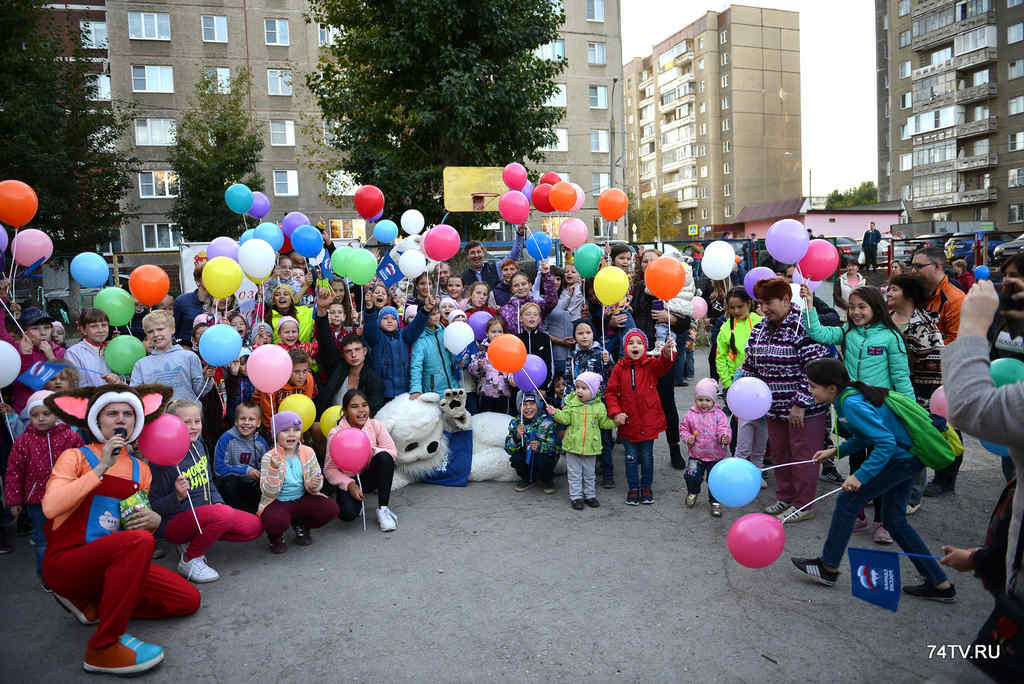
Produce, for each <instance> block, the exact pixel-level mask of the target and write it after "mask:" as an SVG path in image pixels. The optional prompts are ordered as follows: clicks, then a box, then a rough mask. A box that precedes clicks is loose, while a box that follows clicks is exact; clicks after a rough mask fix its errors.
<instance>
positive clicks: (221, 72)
mask: <svg viewBox="0 0 1024 684" xmlns="http://www.w3.org/2000/svg"><path fill="white" fill-rule="evenodd" d="M206 77H207V78H209V79H210V80H211V81H213V82H214V83H215V84H216V88H215V89H216V91H217V92H218V93H230V92H231V69H229V68H228V67H206Z"/></svg>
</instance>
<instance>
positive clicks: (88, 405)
mask: <svg viewBox="0 0 1024 684" xmlns="http://www.w3.org/2000/svg"><path fill="white" fill-rule="evenodd" d="M173 393H174V390H172V389H171V388H170V387H167V386H166V385H138V386H136V387H129V386H128V385H99V386H97V387H81V388H79V389H74V390H68V391H67V392H57V393H55V394H51V395H49V396H47V397H46V398H45V399H44V400H43V403H45V404H46V406H47V407H49V409H50V410H51V411H53V412H54V413H55V414H57V417H58V418H60V419H61V420H62V421H64V422H65V423H67V424H68V425H71V426H73V427H77V428H81V429H82V430H86V431H88V432H89V434H91V435H92V436H93V437H95V438H96V440H97V441H100V442H105V441H106V437H104V436H103V433H102V432H100V427H99V415H100V411H102V410H103V408H104V407H105V406H108V405H110V404H118V403H121V404H128V405H129V406H131V407H132V410H133V411H134V412H135V430H134V431H133V432H132V434H130V435H128V441H129V442H134V441H135V440H136V439H138V438H139V435H140V434H142V428H143V427H145V424H146V423H148V422H150V421H151V420H153V419H155V418H156V417H157V416H159V415H160V414H161V413H163V410H164V406H166V405H167V402H168V401H170V399H171V395H172V394H173Z"/></svg>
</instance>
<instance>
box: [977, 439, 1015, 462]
mask: <svg viewBox="0 0 1024 684" xmlns="http://www.w3.org/2000/svg"><path fill="white" fill-rule="evenodd" d="M978 441H979V442H981V446H983V447H985V448H986V449H988V450H989V451H991V452H992V453H993V454H995V455H996V456H1002V457H1004V458H1009V457H1010V447H1008V446H1006V445H1005V444H996V443H994V442H986V441H985V440H983V439H979V440H978Z"/></svg>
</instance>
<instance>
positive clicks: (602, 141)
mask: <svg viewBox="0 0 1024 684" xmlns="http://www.w3.org/2000/svg"><path fill="white" fill-rule="evenodd" d="M590 151H591V152H607V151H608V129H606V128H592V129H590Z"/></svg>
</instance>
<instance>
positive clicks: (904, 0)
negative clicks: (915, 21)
mask: <svg viewBox="0 0 1024 684" xmlns="http://www.w3.org/2000/svg"><path fill="white" fill-rule="evenodd" d="M896 11H897V13H898V14H899V16H901V17H905V16H907V15H908V14H910V0H900V2H899V4H898V5H897V6H896ZM886 16H888V15H886Z"/></svg>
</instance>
